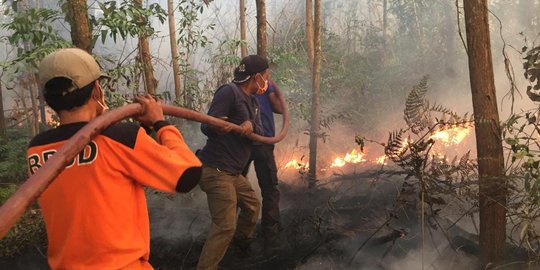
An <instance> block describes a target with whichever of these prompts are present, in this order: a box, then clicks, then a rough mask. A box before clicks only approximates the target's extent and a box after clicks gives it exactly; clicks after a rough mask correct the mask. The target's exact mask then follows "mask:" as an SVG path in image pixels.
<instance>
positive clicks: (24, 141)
mask: <svg viewBox="0 0 540 270" xmlns="http://www.w3.org/2000/svg"><path fill="white" fill-rule="evenodd" d="M26 134H27V132H25V131H24V130H14V129H10V130H8V136H7V138H6V139H0V183H19V182H21V181H23V180H24V179H26V176H27V175H28V173H27V162H26V148H27V147H28V142H29V141H30V138H29V137H27V136H26Z"/></svg>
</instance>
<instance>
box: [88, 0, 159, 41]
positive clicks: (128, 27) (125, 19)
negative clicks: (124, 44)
mask: <svg viewBox="0 0 540 270" xmlns="http://www.w3.org/2000/svg"><path fill="white" fill-rule="evenodd" d="M98 4H99V7H100V9H101V10H102V11H103V17H101V18H99V19H96V18H95V17H93V16H92V17H91V18H90V21H91V24H92V25H94V26H97V27H96V28H98V29H100V35H101V42H102V43H105V40H106V39H107V36H110V37H112V39H113V40H114V42H116V40H117V38H118V36H120V37H121V38H122V39H126V38H127V37H149V36H152V35H153V34H154V32H155V30H154V28H153V27H152V26H151V23H150V22H151V20H150V19H151V18H152V17H156V18H157V19H158V20H159V21H160V23H163V22H165V20H166V19H167V12H166V11H165V10H164V9H163V8H162V7H161V6H160V5H159V4H157V3H154V4H151V5H150V6H149V7H148V8H142V7H137V6H135V5H134V4H133V2H132V1H122V2H121V3H120V5H118V3H117V1H106V2H103V3H100V2H98Z"/></svg>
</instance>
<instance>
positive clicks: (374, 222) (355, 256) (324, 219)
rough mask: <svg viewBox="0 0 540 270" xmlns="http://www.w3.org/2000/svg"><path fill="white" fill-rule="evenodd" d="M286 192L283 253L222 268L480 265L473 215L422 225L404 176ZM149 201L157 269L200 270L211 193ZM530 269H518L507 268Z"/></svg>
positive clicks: (377, 175)
mask: <svg viewBox="0 0 540 270" xmlns="http://www.w3.org/2000/svg"><path fill="white" fill-rule="evenodd" d="M297 178H301V176H300V175H299V176H298V177H297ZM252 181H253V179H252ZM298 181H300V180H298ZM280 190H281V195H282V197H281V207H282V211H281V215H282V223H283V240H284V242H285V247H284V249H283V250H280V251H278V252H275V253H271V254H268V253H265V252H264V250H263V240H262V238H261V237H259V236H257V237H256V239H255V241H254V243H253V244H252V248H251V255H250V256H249V257H247V258H237V257H235V254H234V249H233V248H230V249H229V251H228V252H227V254H226V255H225V258H224V260H223V261H222V263H221V266H220V269H226V270H228V269H299V270H307V269H309V270H311V269H362V270H378V269H381V270H382V269H388V270H390V269H396V270H397V269H400V270H406V269H465V268H469V267H474V266H475V264H476V262H477V255H478V246H477V239H476V233H475V229H474V222H472V220H473V219H475V217H474V214H473V215H472V216H471V217H472V218H471V217H469V216H467V215H463V213H464V212H465V210H463V209H462V208H459V207H458V206H457V204H455V205H453V203H452V202H448V204H447V205H445V206H444V207H442V208H441V211H440V212H439V214H438V215H437V216H435V217H434V216H427V215H425V216H424V226H420V225H419V224H420V222H421V220H422V219H421V214H420V213H421V207H420V205H421V204H420V203H419V200H420V198H419V195H418V191H417V189H416V187H415V186H414V185H411V184H408V183H406V181H405V176H404V175H402V174H399V173H388V172H381V171H378V170H372V171H365V172H360V173H358V172H357V173H352V174H344V175H334V176H333V177H330V178H328V180H326V181H325V182H320V183H319V185H318V186H317V188H314V189H308V188H306V187H305V186H301V185H298V183H297V184H291V183H284V182H282V183H280ZM147 195H148V206H149V213H150V220H151V236H152V240H151V257H150V261H151V263H152V265H153V266H154V267H155V268H156V269H162V270H169V269H171V270H172V269H195V266H196V264H197V260H198V256H199V254H200V251H201V249H202V245H203V243H204V241H205V239H206V234H207V231H208V228H209V225H210V215H209V213H208V209H207V205H206V196H205V194H204V193H203V192H202V191H201V190H200V189H198V188H197V189H196V190H194V191H193V192H191V193H189V194H184V195H180V194H177V195H169V194H164V193H159V192H155V191H150V190H149V191H148V194H147ZM508 250H509V251H510V252H508V253H509V257H508V261H509V262H512V261H518V260H521V261H526V254H524V253H523V252H522V251H521V249H519V248H516V247H512V246H509V247H508ZM0 265H2V266H3V267H2V269H47V265H46V259H45V254H44V253H43V251H40V249H38V248H31V249H30V250H28V251H27V252H25V253H23V254H21V255H19V256H17V257H14V258H0ZM422 266H423V268H422ZM525 268H526V266H525V264H524V263H512V264H509V265H508V266H507V267H504V268H500V269H525Z"/></svg>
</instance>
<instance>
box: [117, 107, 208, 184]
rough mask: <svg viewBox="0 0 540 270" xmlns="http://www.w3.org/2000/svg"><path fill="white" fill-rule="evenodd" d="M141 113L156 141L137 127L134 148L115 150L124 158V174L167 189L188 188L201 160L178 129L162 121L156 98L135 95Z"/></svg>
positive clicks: (195, 179) (198, 173) (197, 176)
mask: <svg viewBox="0 0 540 270" xmlns="http://www.w3.org/2000/svg"><path fill="white" fill-rule="evenodd" d="M137 102H139V103H141V104H142V105H143V109H144V113H143V114H142V115H140V116H139V117H137V120H138V121H139V122H141V123H142V124H143V125H146V126H149V125H152V126H153V128H154V130H155V131H156V132H157V138H158V142H159V143H158V142H156V141H154V140H153V139H152V138H151V137H150V136H148V135H147V134H146V132H145V131H143V130H142V129H139V132H138V134H137V136H136V138H135V145H134V146H133V149H129V148H126V149H124V150H125V152H123V153H122V152H121V151H119V153H117V154H118V155H119V158H122V159H123V160H125V163H124V168H125V171H126V174H128V175H129V176H131V178H133V179H134V180H135V181H137V182H139V183H140V184H142V185H145V186H150V187H152V188H155V189H159V190H162V191H166V192H173V191H178V192H188V191H190V190H191V189H192V188H193V187H195V186H196V185H197V183H198V182H199V180H200V178H201V173H202V169H201V166H202V164H201V162H200V161H199V159H198V158H197V157H196V156H195V154H194V153H193V152H192V151H191V150H190V149H189V147H188V146H187V145H186V143H185V142H184V139H183V137H182V135H181V134H180V132H179V131H178V130H177V129H176V128H175V127H174V126H172V125H171V124H169V123H168V122H166V121H164V117H163V110H162V108H161V104H160V103H159V101H156V100H154V99H153V98H151V97H149V98H137Z"/></svg>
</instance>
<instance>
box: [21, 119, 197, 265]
mask: <svg viewBox="0 0 540 270" xmlns="http://www.w3.org/2000/svg"><path fill="white" fill-rule="evenodd" d="M85 124H86V123H74V124H67V125H62V126H60V127H58V128H56V129H53V130H49V131H46V132H44V133H41V134H39V135H38V136H36V137H35V138H34V139H33V140H32V142H31V143H30V146H29V148H28V164H29V170H30V173H34V172H35V171H36V170H37V169H39V167H41V166H42V164H43V163H44V162H45V161H46V160H47V159H48V158H49V156H50V155H52V154H54V152H55V151H56V149H59V148H60V147H61V146H62V144H63V143H64V142H65V140H67V139H69V138H70V137H71V136H72V135H73V134H75V132H77V131H78V130H79V129H80V128H82V127H83V126H84V125H85ZM157 138H158V141H159V142H160V143H159V144H158V143H157V142H156V141H155V140H153V139H152V138H151V137H150V136H148V135H147V134H146V132H145V131H144V130H143V129H142V128H139V127H138V126H136V125H132V124H115V125H113V126H111V127H109V128H108V129H106V130H104V131H103V132H102V133H101V134H100V135H98V136H97V137H95V138H94V140H92V142H90V143H89V144H88V145H87V146H86V148H85V149H84V151H82V152H81V153H80V154H79V155H78V156H77V157H76V158H75V159H74V160H73V162H72V164H70V165H69V166H67V167H66V169H65V170H64V171H63V172H62V173H61V174H60V175H59V176H58V177H57V178H56V179H55V181H54V182H53V183H52V184H51V185H50V186H49V187H48V188H47V189H46V190H45V191H44V192H43V194H42V195H41V197H40V198H39V200H38V202H39V205H40V207H41V209H42V213H43V217H44V220H45V225H46V228H47V238H48V242H49V247H48V261H49V265H50V267H51V268H52V269H152V267H151V266H150V264H149V263H148V257H149V252H150V232H149V231H150V230H149V220H148V210H147V206H146V198H145V192H144V189H143V187H145V186H148V187H152V188H155V189H158V190H162V191H165V192H174V191H175V190H178V191H188V190H190V189H191V188H192V187H194V186H195V185H196V184H197V182H198V180H199V179H200V173H201V168H200V166H201V162H200V161H199V160H198V159H197V157H196V156H195V155H194V154H193V152H191V150H190V149H189V148H188V146H187V145H186V144H185V143H184V140H183V138H182V135H181V134H180V132H179V131H178V130H177V129H176V128H174V126H170V125H169V126H165V127H162V128H161V129H160V130H159V131H158V133H157Z"/></svg>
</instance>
